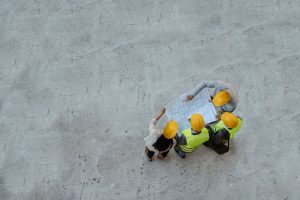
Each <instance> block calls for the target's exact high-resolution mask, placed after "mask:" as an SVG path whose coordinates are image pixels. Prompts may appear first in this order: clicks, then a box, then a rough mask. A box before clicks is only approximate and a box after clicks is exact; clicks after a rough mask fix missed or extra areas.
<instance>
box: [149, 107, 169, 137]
mask: <svg viewBox="0 0 300 200" xmlns="http://www.w3.org/2000/svg"><path fill="white" fill-rule="evenodd" d="M165 112H166V108H161V109H160V113H159V114H158V115H156V116H155V117H154V118H153V119H152V120H151V121H150V124H149V132H150V133H152V132H155V131H156V130H157V129H156V123H157V121H158V120H159V119H160V118H161V117H162V116H163V115H164V114H165Z"/></svg>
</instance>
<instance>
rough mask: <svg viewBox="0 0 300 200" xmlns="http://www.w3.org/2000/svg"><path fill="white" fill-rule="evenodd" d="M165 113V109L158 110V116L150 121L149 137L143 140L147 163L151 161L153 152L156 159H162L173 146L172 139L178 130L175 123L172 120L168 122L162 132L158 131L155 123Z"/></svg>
mask: <svg viewBox="0 0 300 200" xmlns="http://www.w3.org/2000/svg"><path fill="white" fill-rule="evenodd" d="M165 112H166V109H165V108H162V109H161V110H160V114H158V115H157V116H156V117H154V118H153V119H152V120H151V121H150V124H149V135H148V136H147V137H145V138H144V141H145V145H146V147H145V153H146V155H147V157H148V160H149V161H152V160H153V156H154V154H155V152H157V153H158V155H157V158H158V159H164V158H165V157H166V156H167V155H168V153H169V151H170V149H171V148H172V146H173V138H174V137H175V135H176V133H177V130H178V124H177V122H175V121H172V120H171V121H169V122H168V123H167V125H166V126H165V128H164V129H163V131H162V130H160V129H158V128H157V126H156V123H157V121H158V120H159V119H160V118H161V117H162V116H163V115H164V113H165Z"/></svg>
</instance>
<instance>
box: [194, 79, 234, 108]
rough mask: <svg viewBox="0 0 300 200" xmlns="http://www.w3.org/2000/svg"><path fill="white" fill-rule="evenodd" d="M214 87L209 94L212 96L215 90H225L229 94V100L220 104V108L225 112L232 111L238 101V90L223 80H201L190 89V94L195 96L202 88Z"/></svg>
mask: <svg viewBox="0 0 300 200" xmlns="http://www.w3.org/2000/svg"><path fill="white" fill-rule="evenodd" d="M206 87H208V88H214V90H213V91H212V93H211V96H212V97H214V96H215V95H216V93H217V92H219V91H221V90H227V91H228V92H229V94H230V97H231V99H230V101H229V102H228V103H227V104H224V105H223V106H221V109H222V110H223V111H226V112H233V111H234V110H235V108H236V106H237V103H238V92H237V89H236V87H235V86H234V85H232V84H230V83H227V82H224V81H203V82H201V83H200V84H198V85H197V87H196V88H194V89H193V90H192V95H193V96H196V95H197V94H198V93H199V92H200V91H201V90H202V89H203V88H206Z"/></svg>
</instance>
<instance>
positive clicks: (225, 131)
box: [204, 112, 243, 154]
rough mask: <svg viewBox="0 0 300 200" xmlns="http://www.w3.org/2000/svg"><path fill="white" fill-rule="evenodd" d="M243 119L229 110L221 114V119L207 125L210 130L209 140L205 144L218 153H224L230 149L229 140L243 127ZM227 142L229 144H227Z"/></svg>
mask: <svg viewBox="0 0 300 200" xmlns="http://www.w3.org/2000/svg"><path fill="white" fill-rule="evenodd" d="M242 124H243V120H242V118H240V117H237V116H235V115H233V114H231V113H229V112H225V113H223V114H222V115H221V120H219V121H217V122H213V123H210V124H208V125H207V126H206V128H207V129H208V131H209V138H210V139H209V141H207V142H206V143H204V145H205V146H207V147H209V148H212V149H213V150H214V151H215V152H217V153H218V154H224V153H226V152H228V151H229V141H230V140H232V139H233V138H234V136H235V134H236V133H237V132H238V131H239V130H240V128H241V127H242ZM226 143H227V145H226Z"/></svg>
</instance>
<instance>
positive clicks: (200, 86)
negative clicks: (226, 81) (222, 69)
mask: <svg viewBox="0 0 300 200" xmlns="http://www.w3.org/2000/svg"><path fill="white" fill-rule="evenodd" d="M220 85H223V83H222V82H221V81H203V82H201V83H200V84H198V85H197V86H196V87H195V88H194V89H193V90H192V93H191V94H190V95H188V96H187V97H186V98H187V99H188V100H192V99H193V98H194V97H195V96H196V95H197V94H198V93H199V92H200V91H201V90H203V89H204V88H206V87H208V88H217V87H218V86H220ZM214 95H215V91H214V92H213V96H214Z"/></svg>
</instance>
